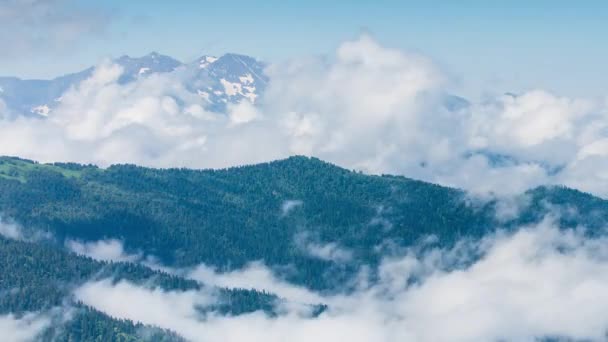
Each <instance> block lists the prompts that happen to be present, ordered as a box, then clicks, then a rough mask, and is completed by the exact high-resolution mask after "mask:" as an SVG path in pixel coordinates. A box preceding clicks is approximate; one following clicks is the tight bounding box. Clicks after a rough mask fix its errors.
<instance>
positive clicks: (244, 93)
mask: <svg viewBox="0 0 608 342" xmlns="http://www.w3.org/2000/svg"><path fill="white" fill-rule="evenodd" d="M112 62H113V63H115V64H117V65H120V66H121V67H122V68H123V73H122V75H121V77H120V79H119V80H118V82H119V83H120V84H127V83H130V82H133V81H136V80H138V79H140V78H143V77H147V76H149V75H153V74H162V73H171V72H176V71H178V70H179V71H181V72H183V73H184V74H185V75H186V77H185V78H184V85H185V87H186V88H187V89H188V90H189V91H191V92H192V93H194V94H197V95H199V96H201V97H202V98H203V99H205V101H206V102H207V109H208V110H211V111H215V112H223V111H224V110H225V108H226V105H227V104H228V103H238V102H240V101H242V100H247V101H250V102H251V103H255V101H256V99H257V97H258V96H259V95H260V94H261V93H262V92H263V91H264V89H265V87H266V84H267V83H268V78H267V76H266V75H265V74H264V68H265V64H264V63H262V62H260V61H258V60H256V59H254V58H252V57H249V56H244V55H238V54H225V55H223V56H221V57H213V56H202V57H200V58H198V59H196V60H195V61H194V62H191V63H182V62H180V61H178V60H176V59H174V58H172V57H169V56H165V55H161V54H159V53H156V52H152V53H150V54H148V55H146V56H143V57H140V58H132V57H129V56H122V57H120V58H117V59H114V60H112ZM93 71H94V67H90V68H87V69H85V70H82V71H79V72H75V73H72V74H68V75H63V76H60V77H57V78H54V79H50V80H24V79H20V78H17V77H0V99H2V100H3V101H4V103H5V105H6V107H7V109H8V111H9V112H12V113H16V114H19V115H26V116H40V117H45V116H48V115H49V114H50V112H52V111H53V109H54V108H55V107H56V106H57V105H58V104H59V103H60V102H61V96H62V94H64V93H65V92H66V91H67V90H68V89H70V87H73V86H76V85H78V84H79V83H80V82H82V81H83V80H85V79H87V78H89V77H90V76H91V75H92V73H93Z"/></svg>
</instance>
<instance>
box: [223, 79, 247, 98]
mask: <svg viewBox="0 0 608 342" xmlns="http://www.w3.org/2000/svg"><path fill="white" fill-rule="evenodd" d="M220 82H221V83H222V85H223V86H224V92H226V95H228V96H234V95H236V94H241V93H242V92H243V89H242V87H241V84H240V83H232V82H229V81H226V79H225V78H222V79H221V80H220Z"/></svg>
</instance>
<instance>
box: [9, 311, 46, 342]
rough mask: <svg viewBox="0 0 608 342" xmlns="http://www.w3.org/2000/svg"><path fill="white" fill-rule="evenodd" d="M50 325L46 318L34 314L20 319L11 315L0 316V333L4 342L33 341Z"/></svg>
mask: <svg viewBox="0 0 608 342" xmlns="http://www.w3.org/2000/svg"><path fill="white" fill-rule="evenodd" d="M50 324H51V320H50V319H49V318H48V317H45V316H43V315H38V314H34V313H30V314H25V315H23V316H20V317H16V316H15V315H13V314H8V315H4V316H0V331H1V332H2V339H3V340H4V341H11V342H29V341H34V340H35V339H36V337H38V336H39V335H40V334H41V333H42V332H43V331H44V330H45V329H46V328H48V327H49V326H50Z"/></svg>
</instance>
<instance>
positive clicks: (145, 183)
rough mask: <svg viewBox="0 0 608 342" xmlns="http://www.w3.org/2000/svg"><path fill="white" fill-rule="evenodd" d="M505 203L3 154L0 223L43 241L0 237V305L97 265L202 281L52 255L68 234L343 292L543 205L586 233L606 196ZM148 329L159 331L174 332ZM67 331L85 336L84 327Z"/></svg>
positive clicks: (400, 189) (563, 193) (598, 222)
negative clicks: (421, 253)
mask: <svg viewBox="0 0 608 342" xmlns="http://www.w3.org/2000/svg"><path fill="white" fill-rule="evenodd" d="M519 199H520V200H519V201H518V199H515V200H514V201H515V202H517V203H523V204H522V205H521V206H520V208H519V209H520V211H519V212H517V215H515V216H513V217H509V216H505V215H501V213H500V211H501V210H502V209H501V208H500V205H499V204H497V202H496V201H494V200H487V199H486V200H482V199H476V198H474V197H471V196H469V195H467V194H466V193H465V192H463V191H460V190H457V189H451V188H446V187H442V186H438V185H434V184H429V183H425V182H420V181H415V180H411V179H407V178H404V177H397V176H372V175H365V174H362V173H358V172H352V171H349V170H345V169H342V168H340V167H337V166H334V165H332V164H329V163H326V162H323V161H320V160H318V159H315V158H307V157H291V158H288V159H285V160H280V161H275V162H270V163H264V164H258V165H253V166H243V167H236V168H230V169H223V170H188V169H151V168H144V167H138V166H134V165H116V166H111V167H108V168H106V169H102V168H98V167H95V166H91V165H78V164H65V163H63V164H61V163H57V164H38V163H35V162H32V161H28V160H23V159H18V158H10V157H3V158H0V214H1V215H2V218H3V219H5V220H6V219H10V220H11V221H14V222H16V223H17V224H18V225H19V226H21V227H22V228H23V229H24V230H25V231H26V232H29V233H31V234H33V233H35V232H42V233H44V234H45V236H49V237H50V238H48V239H45V240H43V241H38V242H32V241H30V242H17V241H10V240H6V239H0V254H1V255H2V263H1V267H2V270H0V271H1V274H3V276H2V279H1V281H0V285H1V287H2V288H1V289H0V290H1V291H9V292H10V291H12V292H10V293H12V295H11V296H3V297H0V304H1V306H2V307H1V308H0V309H2V313H9V312H17V313H18V312H26V311H32V310H41V309H47V308H50V307H52V306H55V305H59V303H62V301H63V298H65V296H68V292H69V291H68V290H66V287H65V286H63V285H65V284H66V283H78V282H83V281H85V280H87V279H91V278H94V277H100V274H101V275H112V276H113V277H117V278H115V279H129V280H131V281H149V280H150V279H155V281H159V282H161V283H160V285H158V286H164V288H168V289H173V288H177V289H181V290H185V289H188V288H191V287H199V286H202V284H199V283H196V282H193V281H191V280H186V279H182V278H179V277H175V276H169V275H166V274H162V273H158V272H157V271H153V270H150V269H148V268H146V267H145V266H141V265H135V264H122V263H118V264H115V263H112V264H107V263H103V262H99V261H94V260H92V259H89V258H85V257H82V256H76V255H75V254H73V253H71V252H68V251H66V247H65V246H66V241H68V240H71V241H81V242H83V243H86V242H96V241H100V240H107V239H116V240H119V241H122V242H123V243H124V247H125V251H126V253H132V254H137V253H139V254H143V255H144V256H150V257H153V258H155V260H157V261H158V263H159V264H162V265H164V266H166V267H172V268H187V267H193V266H196V265H199V264H205V265H207V266H211V267H214V268H216V269H218V270H221V271H229V270H235V269H240V268H242V267H243V266H245V265H247V264H248V263H250V262H254V261H259V262H262V263H263V264H265V265H267V266H269V267H271V268H272V269H273V270H275V272H276V273H277V275H278V276H280V277H282V278H283V279H285V280H287V281H289V282H291V283H293V284H297V285H302V286H305V287H307V288H309V289H313V290H317V291H322V292H346V291H349V285H350V284H351V280H352V278H353V277H354V276H355V275H356V274H357V273H358V271H359V270H360V269H361V267H368V268H369V269H370V270H372V271H371V279H372V280H373V275H374V270H375V268H374V267H375V266H377V265H378V263H379V262H380V260H381V259H382V258H384V257H386V256H389V255H390V254H391V253H394V251H395V250H399V249H403V248H405V247H409V246H413V245H416V244H418V243H419V242H421V241H422V240H424V239H426V238H428V237H429V236H434V237H436V241H437V242H436V243H437V244H439V245H440V246H444V247H447V246H450V245H452V244H453V243H455V242H456V241H458V240H459V239H460V238H462V237H472V238H475V237H481V236H482V235H483V234H485V233H487V232H489V231H493V230H494V229H496V228H497V227H502V228H505V229H513V228H514V227H517V226H520V225H521V224H528V223H533V222H538V221H539V220H541V219H542V218H543V217H544V216H545V215H547V214H548V213H550V212H551V211H552V210H554V209H555V208H556V207H568V208H570V209H571V210H569V211H568V212H570V213H576V214H572V215H571V216H568V215H566V216H561V217H560V222H561V224H562V225H563V226H575V225H585V226H587V227H590V228H591V229H590V230H589V232H590V233H591V234H593V233H594V231H596V230H597V228H599V227H602V226H603V225H604V224H605V223H606V222H608V202H606V201H604V200H603V199H600V198H596V197H593V196H591V195H588V194H585V193H581V192H578V191H575V190H571V189H566V188H561V187H551V188H548V187H542V188H538V189H533V190H530V191H528V192H527V193H526V194H522V195H521V196H520V198H519ZM23 265H28V266H27V267H25V268H24V267H23ZM104 272H105V273H104ZM8 275H10V276H8ZM15 289H17V290H15ZM66 291H68V292H66ZM222 291H227V292H225V293H228V296H229V297H230V298H231V301H230V306H228V307H224V308H221V311H222V312H224V313H231V314H240V313H243V312H250V311H253V310H265V311H266V312H268V313H269V314H271V313H272V305H273V302H274V301H276V300H277V298H276V297H275V296H272V295H270V294H265V293H258V292H255V291H253V292H251V291H246V290H238V291H237V290H234V291H236V292H232V294H230V293H231V292H230V291H232V290H229V289H224V290H222ZM76 304H77V303H76ZM81 309H82V312H84V314H83V315H84V316H77V317H85V318H86V319H89V320H88V321H87V322H88V323H86V324H90V325H91V326H95V327H97V328H96V329H98V330H99V329H101V330H103V329H107V331H109V332H108V333H109V334H114V335H112V336H118V335H119V333H118V332H120V334H122V335H120V336H123V335H124V336H128V337H129V336H130V337H129V338H133V339H135V338H136V336H137V334H136V331H137V327H136V325H135V324H136V323H134V322H125V321H117V320H114V319H112V318H110V317H108V316H105V315H104V314H102V313H99V312H97V311H94V310H92V309H89V308H85V307H81ZM87 315H88V316H87ZM87 317H88V318H87ZM85 318H83V319H85ZM86 324H85V323H82V324H80V326H86ZM74 329H76V328H74ZM91 329H93V328H91ZM69 331H71V330H69V329H68V332H69ZM104 331H105V330H104ZM72 333H73V334H77V333H79V332H72ZM95 333H99V331H97V330H95ZM156 333H157V334H158V336H161V337H159V339H163V338H164V339H176V338H178V337H177V336H174V335H172V333H170V332H165V331H160V330H159V331H157V332H156ZM71 336H72V338H73V336H79V337H81V339H82V340H86V338H85V335H71ZM87 336H88V335H87ZM91 336H94V334H93V333H92V334H91ZM77 339H78V338H77Z"/></svg>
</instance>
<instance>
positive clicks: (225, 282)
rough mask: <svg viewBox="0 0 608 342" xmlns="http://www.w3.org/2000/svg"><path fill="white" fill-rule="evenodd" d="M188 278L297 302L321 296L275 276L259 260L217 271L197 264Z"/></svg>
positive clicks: (307, 301)
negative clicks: (251, 290) (239, 266)
mask: <svg viewBox="0 0 608 342" xmlns="http://www.w3.org/2000/svg"><path fill="white" fill-rule="evenodd" d="M186 276H187V277H188V278H191V279H194V280H197V281H200V282H202V283H204V284H206V285H211V286H217V287H228V288H242V289H256V290H259V291H266V292H270V293H274V294H276V295H278V296H279V297H281V298H284V299H288V300H291V301H294V302H299V303H318V302H320V301H321V297H320V296H319V295H318V294H315V293H313V292H311V291H309V290H308V289H306V288H304V287H300V286H294V285H292V284H289V283H288V282H286V281H284V280H282V279H280V278H278V277H276V276H275V275H274V273H273V272H272V270H270V269H269V268H267V267H266V266H264V265H263V264H262V263H260V262H253V263H250V264H249V265H247V266H246V267H245V268H243V269H240V270H235V271H231V272H218V271H216V270H215V269H213V268H211V267H208V266H206V265H199V266H198V267H196V268H195V269H194V270H192V271H190V272H188V273H187V274H186Z"/></svg>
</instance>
